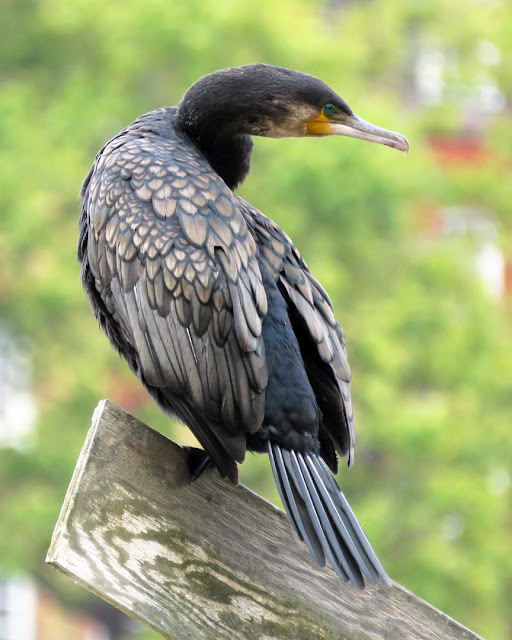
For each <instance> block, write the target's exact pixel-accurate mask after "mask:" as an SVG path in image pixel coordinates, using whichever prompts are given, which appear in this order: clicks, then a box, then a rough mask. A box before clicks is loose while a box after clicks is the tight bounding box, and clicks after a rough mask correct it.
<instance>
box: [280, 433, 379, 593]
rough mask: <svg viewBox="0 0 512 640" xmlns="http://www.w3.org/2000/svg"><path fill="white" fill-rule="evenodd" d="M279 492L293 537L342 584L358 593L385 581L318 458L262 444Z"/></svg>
mask: <svg viewBox="0 0 512 640" xmlns="http://www.w3.org/2000/svg"><path fill="white" fill-rule="evenodd" d="M268 454H269V458H270V461H271V467H272V471H273V474H274V479H275V481H276V484H277V487H278V489H279V493H280V496H281V499H282V502H283V504H284V507H285V509H286V512H287V513H288V516H289V518H290V520H291V522H292V524H293V525H294V527H295V529H296V531H297V533H298V534H299V537H300V538H301V539H302V540H304V541H305V543H306V545H307V547H308V549H309V551H310V553H311V555H312V556H313V558H314V559H315V560H316V562H317V563H318V564H319V565H321V566H323V565H324V564H325V558H326V556H327V558H329V562H330V564H331V565H332V567H333V569H334V571H335V572H336V574H337V575H338V576H339V577H340V578H341V580H343V582H351V583H352V584H353V585H355V586H356V587H358V588H359V589H363V588H364V584H365V581H364V579H365V578H366V580H367V581H368V582H370V583H374V584H375V583H377V582H384V583H386V584H390V580H389V578H388V576H387V574H386V572H385V571H384V569H383V568H382V565H381V564H380V562H379V561H378V559H377V557H376V555H375V553H374V551H373V549H372V548H371V546H370V543H369V542H368V539H367V537H366V535H365V533H364V531H363V530H362V528H361V525H360V524H359V523H358V521H357V519H356V518H355V516H354V514H353V512H352V510H351V509H350V506H349V505H348V503H347V501H346V499H345V496H344V495H343V493H342V492H341V490H340V489H339V487H338V485H337V484H336V482H335V480H334V478H333V477H332V475H331V474H330V472H329V470H328V469H327V467H326V465H325V462H324V461H323V460H322V458H321V457H319V456H318V455H315V454H313V453H308V454H302V453H299V452H295V451H288V450H286V449H283V448H281V447H280V446H279V445H277V444H273V443H270V442H269V443H268Z"/></svg>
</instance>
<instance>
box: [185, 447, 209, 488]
mask: <svg viewBox="0 0 512 640" xmlns="http://www.w3.org/2000/svg"><path fill="white" fill-rule="evenodd" d="M183 448H184V449H185V450H186V451H187V466H188V470H189V471H190V482H195V481H196V480H197V479H198V478H200V477H201V476H202V475H203V472H204V471H205V470H206V469H207V468H208V466H209V465H210V463H211V459H210V456H209V455H208V454H207V453H206V451H203V450H202V449H198V448H197V447H183Z"/></svg>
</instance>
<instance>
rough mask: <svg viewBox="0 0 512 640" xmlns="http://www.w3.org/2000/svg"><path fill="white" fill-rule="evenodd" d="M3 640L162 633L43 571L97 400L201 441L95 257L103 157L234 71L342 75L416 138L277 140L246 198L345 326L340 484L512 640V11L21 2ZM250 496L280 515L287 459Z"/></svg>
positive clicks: (2, 85) (419, 569)
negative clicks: (124, 321)
mask: <svg viewBox="0 0 512 640" xmlns="http://www.w3.org/2000/svg"><path fill="white" fill-rule="evenodd" d="M0 22H1V24H2V37H1V38H0V638H1V640H49V639H50V638H51V640H64V639H65V640H69V639H70V638H73V640H81V639H82V638H83V639H84V640H85V639H87V640H108V639H110V640H114V639H116V640H127V639H138V640H141V639H143V638H144V640H149V639H150V638H156V636H155V634H153V633H152V632H150V631H148V630H146V629H143V628H141V627H138V626H136V625H135V624H134V623H131V622H129V621H128V619H127V618H124V617H123V616H122V615H117V614H116V612H115V611H114V610H112V609H111V608H109V607H107V606H106V605H103V604H102V602H101V601H100V600H98V599H96V598H93V597H92V596H90V595H88V594H87V593H86V592H85V591H84V590H82V589H79V588H77V587H75V586H74V585H73V583H72V581H71V580H68V579H66V578H61V577H60V576H58V575H57V574H56V573H55V572H53V571H52V570H50V569H49V568H47V567H45V565H44V558H45V554H46V550H47V548H48V544H49V540H50V537H51V533H52V529H53V526H54V524H55V522H56V519H57V516H58V513H59V509H60V506H61V504H62V501H63V498H64V495H65V491H66V488H67V485H68V482H69V479H70V477H71V473H72V470H73V468H74V464H75V462H76V459H77V456H78V454H79V451H80V448H81V445H82V443H83V440H84V438H85V434H86V431H87V428H88V426H89V422H90V416H91V413H92V411H93V409H94V407H95V405H96V404H97V402H98V401H99V400H100V399H101V398H103V397H109V398H111V399H112V400H113V401H115V402H117V403H118V404H120V405H121V406H123V407H124V408H126V409H128V410H129V411H132V412H133V413H135V414H136V415H137V416H138V417H140V418H142V419H143V420H145V421H147V422H148V423H149V424H151V425H152V426H153V427H155V428H157V429H159V430H161V431H162V432H164V433H166V434H168V435H169V436H171V437H172V438H174V439H177V440H178V441H179V442H181V443H190V442H191V438H190V436H189V434H188V432H187V430H185V429H184V428H183V427H180V426H177V425H173V424H171V423H170V422H169V421H168V420H167V419H166V418H165V417H164V416H162V415H161V414H160V413H159V412H158V410H157V409H156V408H155V407H154V406H153V404H152V402H151V400H150V399H149V397H148V396H147V395H146V393H145V392H144V391H143V390H142V389H141V388H140V387H139V385H138V383H137V380H136V379H134V378H133V377H132V376H131V374H130V373H129V371H128V370H127V367H126V366H125V365H124V364H123V362H121V361H120V359H119V358H118V356H117V355H116V354H115V353H114V352H113V350H112V349H111V348H110V346H109V345H108V344H107V340H106V339H105V338H104V336H103V335H102V334H100V332H99V330H98V327H97V325H96V323H95V321H94V320H93V318H92V315H91V313H90V310H89V307H88V303H87V301H86V298H85V295H84V294H83V293H82V291H81V287H80V283H79V268H78V265H77V262H76V258H75V246H76V237H77V219H78V214H79V201H78V195H77V194H78V191H79V189H80V185H81V182H82V180H83V178H84V177H85V175H86V174H87V171H88V169H89V167H90V165H91V163H92V161H93V159H94V155H95V153H96V151H97V150H98V149H99V148H100V147H101V146H102V144H103V143H104V142H105V141H106V140H108V139H109V138H110V137H112V136H113V135H114V134H116V133H117V132H118V131H119V130H120V129H121V128H123V127H124V126H125V125H126V124H127V123H129V122H131V121H132V120H133V119H135V118H136V117H137V116H138V115H139V114H140V113H143V112H145V111H149V110H151V109H153V108H155V107H158V106H162V105H167V104H176V103H177V102H178V101H179V99H180V97H181V96H182V94H183V92H184V91H185V90H186V88H187V87H188V86H189V85H190V84H191V83H192V82H193V81H195V80H196V79H197V78H198V77H200V76H201V75H203V74H205V73H208V72H211V71H213V70H215V69H218V68H222V67H227V66H235V65H239V64H247V63H252V62H256V61H262V62H267V63H272V64H278V65H282V66H287V67H291V68H295V69H299V70H302V71H305V72H309V73H312V74H314V75H317V76H319V77H321V78H322V79H323V80H324V81H326V82H327V83H328V84H330V85H331V86H332V87H333V88H334V89H335V90H337V91H338V92H339V93H340V94H341V95H342V96H343V97H344V98H345V99H346V100H347V102H348V103H349V104H350V105H351V106H352V108H353V109H354V111H355V112H356V113H357V114H358V115H360V116H361V117H363V118H365V119H367V120H370V121H372V122H375V123H376V124H379V125H381V126H384V127H386V128H390V129H394V130H396V131H399V132H401V133H403V134H405V135H406V136H407V137H408V138H409V140H410V143H411V152H410V154H409V156H408V157H407V158H406V159H404V158H403V157H402V156H401V155H400V154H397V153H396V152H394V151H392V150H390V149H387V148H384V147H377V146H375V145H370V144H368V143H362V142H360V141H357V140H350V139H345V138H335V139H323V140H303V139H302V140H301V139H288V140H267V139H258V140H256V148H255V152H254V155H253V164H252V166H253V168H252V173H251V175H250V177H249V179H248V180H247V183H246V184H245V185H243V188H242V189H241V190H240V192H241V194H242V195H243V196H244V197H245V198H247V199H248V200H249V201H250V202H251V203H253V204H254V205H256V206H257V207H258V208H260V209H261V210H262V211H264V212H265V213H267V214H268V215H270V216H271V217H273V218H274V219H275V220H276V221H277V222H278V223H279V224H280V225H281V226H282V227H283V228H284V229H285V230H286V232H287V233H288V234H289V235H290V236H292V237H293V239H294V241H295V242H296V244H297V245H298V246H299V248H300V250H301V252H302V254H303V255H304V257H305V259H306V261H307V262H308V264H309V266H310V268H311V269H312V271H313V272H314V273H315V275H316V276H317V278H318V279H319V280H320V281H321V282H322V283H323V285H324V286H325V287H326V289H327V290H328V291H329V293H330V295H331V297H332V300H333V303H334V306H335V309H336V313H337V316H338V318H339V321H340V323H341V324H342V326H343V327H344V329H345V331H346V335H347V341H348V348H349V357H350V362H351V365H352V369H353V395H354V399H355V410H356V416H357V424H358V446H357V449H356V465H355V467H354V468H353V469H352V470H351V471H350V472H347V471H346V469H345V467H343V469H342V471H341V478H340V482H341V484H342V486H343V487H344V489H345V491H346V494H347V495H348V497H349V499H350V502H351V503H352V505H353V507H354V509H355V511H356V513H357V514H358V516H359V518H360V520H361V521H362V523H363V524H364V527H365V529H366V531H367V533H368V535H369V537H370V539H371V540H372V542H373V543H374V546H375V549H376V551H377V552H378V555H379V556H380V557H381V559H382V561H383V563H384V565H385V566H386V567H387V569H388V571H389V573H390V575H391V576H392V577H393V578H394V579H395V580H397V581H399V582H400V583H402V584H403V585H405V586H406V587H408V588H409V589H411V590H412V591H414V592H415V593H416V594H418V595H419V596H421V597H423V598H425V599H426V600H428V601H429V602H431V603H432V604H434V605H436V606H437V607H439V608H441V609H443V610H444V611H445V612H447V613H448V614H450V615H451V616H453V617H455V618H456V619H458V620H460V621H461V622H463V623H464V624H466V625H468V626H470V627H471V628H472V629H473V630H475V631H477V632H478V633H480V634H482V635H483V636H485V637H486V638H488V639H489V640H506V639H508V638H511V637H512V605H511V602H512V553H511V549H512V545H511V539H512V506H511V486H510V480H511V477H510V474H511V462H510V460H511V455H512V429H511V418H512V357H511V355H512V315H511V299H512V298H511V295H512V262H511V260H512V235H511V232H512V215H511V207H512V175H511V169H512V155H511V149H512V126H511V125H512V37H511V33H512V14H511V12H510V5H509V3H508V2H506V1H505V0H502V1H500V0H430V1H429V2H424V1H423V0H408V1H407V2H404V1H403V0H386V1H385V2H384V1H381V2H377V1H371V0H364V1H363V0H359V1H355V0H353V1H350V0H333V1H331V2H328V1H322V0H298V1H294V2H292V1H290V0H272V2H270V1H269V2H266V1H262V0H245V1H244V2H240V1H239V0H238V1H235V0H195V2H178V1H177V0H124V1H123V2H118V1H117V0H112V1H108V2H107V1H106V0H73V1H72V2H69V0H3V2H2V4H1V6H0ZM242 478H243V481H244V482H245V483H246V484H249V486H251V487H252V488H253V489H255V490H256V491H258V492H260V493H261V494H262V495H264V496H266V497H268V498H269V499H271V500H274V501H276V503H278V497H277V494H276V491H275V489H274V486H273V483H272V480H271V473H270V470H269V468H268V461H267V459H266V457H255V456H249V459H248V461H247V464H246V465H244V468H243V470H242Z"/></svg>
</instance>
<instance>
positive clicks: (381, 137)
mask: <svg viewBox="0 0 512 640" xmlns="http://www.w3.org/2000/svg"><path fill="white" fill-rule="evenodd" d="M306 135H307V136H348V137H349V138H359V139H360V140H368V142H375V143H377V144H384V145H386V146H387V147H391V148H393V149H398V150H399V151H403V152H404V153H405V154H407V152H408V151H409V143H408V142H407V138H404V136H401V135H400V134H399V133H395V132H394V131H388V130H387V129H381V128H380V127H377V126H375V125H374V124H371V123H370V122H366V120H363V119H362V118H358V117H357V116H356V115H353V114H352V115H351V116H345V117H344V118H343V122H335V121H334V120H330V119H329V118H327V117H326V116H324V115H323V114H321V115H319V116H316V117H315V118H312V119H311V120H309V121H308V123H307V129H306Z"/></svg>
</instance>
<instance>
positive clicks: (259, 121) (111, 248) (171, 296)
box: [78, 65, 408, 588]
mask: <svg viewBox="0 0 512 640" xmlns="http://www.w3.org/2000/svg"><path fill="white" fill-rule="evenodd" d="M331 134H333V135H350V136H354V137H361V138H364V139H367V140H371V141H374V142H378V143H382V144H387V145H389V146H392V147H395V148H398V149H402V150H404V151H406V150H407V148H408V147H407V142H406V141H405V139H404V138H402V137H401V136H399V135H398V134H394V133H392V132H388V131H385V130H382V129H378V128H377V127H373V125H369V124H368V123H365V122H364V121H363V120H360V119H359V118H357V117H356V116H354V115H353V113H352V111H351V110H350V108H349V107H348V105H347V104H346V103H345V102H344V101H343V100H342V99H341V98H340V97H339V96H337V95H336V94H335V93H334V92H333V91H332V89H330V88H329V87H328V86H327V85H325V84H324V83H323V82H321V81H320V80H317V79H316V78H312V77H311V76H307V75H305V74H302V73H299V72H296V71H290V70H288V69H281V68H279V67H271V66H267V65H251V66H247V67H240V68H234V69H226V70H224V71H219V72H217V73H214V74H211V75H209V76H206V77H204V78H202V79H201V80H199V81H198V82H197V83H196V84H194V85H193V86H192V87H191V88H190V89H189V90H188V92H187V93H186V94H185V96H184V97H183V100H182V101H181V103H180V104H179V105H178V107H177V108H176V107H166V108H163V109H157V110H155V111H152V112H150V113H147V114H145V115H143V116H141V117H140V118H138V119H137V120H136V121H135V122H134V123H132V124H131V125H129V126H128V127H127V128H126V129H124V131H122V132H121V133H119V134H118V135H117V136H116V137H115V138H113V139H112V140H111V141H110V142H108V143H107V144H106V145H105V147H103V149H102V150H101V151H100V152H99V153H98V155H97V157H96V161H95V163H94V165H93V167H92V169H91V171H90V173H89V175H88V176H87V178H86V180H85V182H84V185H83V189H82V197H83V208H82V216H81V219H80V240H79V248H78V257H79V260H80V262H81V264H82V283H83V286H84V288H85V290H86V292H87V294H88V296H89V299H90V302H91V304H92V307H93V310H94V313H95V315H96V317H97V319H98V320H99V322H100V325H101V327H102V328H103V330H104V331H105V333H106V334H107V336H108V338H109V339H110V341H111V343H112V345H113V346H114V347H115V348H116V349H117V350H118V351H119V353H120V354H121V355H122V356H123V357H124V358H125V359H126V361H127V362H128V364H129V366H130V367H131V369H132V370H133V371H134V373H136V374H137V376H138V377H139V379H140V380H141V382H142V384H143V385H144V386H145V387H146V388H147V389H148V391H149V392H150V393H151V395H152V396H153V398H154V399H155V401H156V402H157V403H158V405H159V406H160V407H161V409H162V410H163V411H164V412H166V413H167V414H169V415H174V416H177V417H178V418H179V419H180V420H182V421H183V422H185V423H186V424H187V425H188V426H189V427H190V429H191V430H192V432H193V433H194V435H195V436H196V437H197V439H198V440H199V442H200V443H201V445H202V446H203V448H204V450H205V452H206V454H207V456H208V457H209V459H211V461H212V463H213V464H214V465H215V466H216V467H217V469H218V470H219V471H220V473H221V474H222V475H224V476H227V477H228V478H229V479H230V480H231V481H233V482H235V483H236V482H237V481H238V472H237V463H238V462H242V461H243V460H244V457H245V453H246V450H247V449H249V450H251V451H260V452H267V453H268V454H269V457H270V461H271V464H272V470H273V473H274V477H275V479H276V482H277V485H278V488H279V491H280V494H281V497H282V500H283V504H284V506H285V508H286V511H287V513H288V515H289V517H290V519H291V521H292V523H293V524H294V526H295V528H296V530H297V532H298V534H299V536H300V537H301V538H302V539H303V540H304V541H305V542H306V544H307V545H308V548H309V549H310V551H311V554H312V555H313V557H314V558H315V560H316V561H317V562H318V563H319V564H324V563H325V556H327V557H328V558H329V560H330V562H331V564H332V565H333V567H334V569H335V571H336V572H337V573H338V575H339V576H340V577H341V578H342V579H343V580H345V581H347V580H348V581H350V582H352V583H354V584H355V585H357V586H358V587H361V588H362V587H363V586H364V578H363V576H364V577H365V578H366V579H367V580H369V581H370V582H379V581H384V582H387V581H388V578H387V576H386V573H385V572H384V570H383V569H382V567H381V565H380V563H379V561H378V560H377V558H376V557H375V554H374V553H373V551H372V549H371V547H370V545H369V543H368V541H367V539H366V537H365V535H364V533H363V531H362V530H361V528H360V526H359V524H358V523H357V520H356V519H355V517H354V515H353V514H352V512H351V510H350V508H349V506H348V504H347V502H346V500H345V498H344V496H343V494H342V493H341V491H340V490H339V488H338V486H337V485H336V483H335V481H334V479H333V478H332V476H331V474H330V472H329V470H328V468H330V469H331V470H332V471H336V470H337V454H339V455H341V456H346V455H348V457H349V464H350V462H351V460H352V455H353V446H354V442H355V431H354V419H353V414H352V404H351V400H350V388H349V381H350V369H349V366H348V362H347V354H346V349H345V338H344V335H343V332H342V330H341V328H340V326H339V325H338V324H337V322H336V320H335V318H334V315H333V311H332V305H331V302H330V300H329V297H328V296H327V294H326V293H325V291H324V290H323V289H322V287H321V286H320V285H319V284H318V282H317V281H316V280H315V279H314V277H313V276H312V275H311V273H310V272H309V270H308V268H307V266H306V264H305V262H304V261H303V259H302V258H301V256H300V254H299V252H298V251H297V249H296V248H295V247H294V246H293V244H292V242H291V240H290V239H289V238H288V236H287V235H286V234H285V233H284V232H283V231H281V229H279V227H278V226H277V225H276V224H275V223H274V222H272V221H271V220H270V219H269V218H267V217H266V216H264V215H263V214H262V213H260V212H259V211H258V210H257V209H254V208H253V207H251V205H250V204H248V203H247V202H245V201H244V200H242V199H241V198H239V197H238V196H236V195H235V194H234V193H233V189H234V188H235V187H236V186H237V185H238V184H239V183H240V182H241V181H242V180H243V179H244V178H245V177H246V175H247V173H248V171H249V163H250V154H251V149H252V139H251V136H252V135H266V136H273V137H281V136H286V135H292V136H306V135H309V136H311V135H312V136H319V135H331ZM194 460H195V462H194V464H195V465H196V467H197V472H200V470H202V468H204V462H205V461H204V460H202V459H201V458H200V457H199V458H198V457H197V455H196V456H195V457H194Z"/></svg>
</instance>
